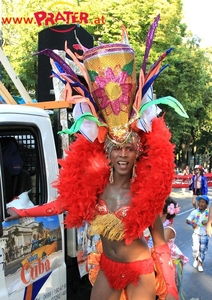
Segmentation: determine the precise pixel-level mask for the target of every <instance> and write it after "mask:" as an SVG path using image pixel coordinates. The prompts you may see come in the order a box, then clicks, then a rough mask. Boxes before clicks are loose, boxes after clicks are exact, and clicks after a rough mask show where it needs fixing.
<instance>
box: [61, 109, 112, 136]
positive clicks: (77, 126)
mask: <svg viewBox="0 0 212 300" xmlns="http://www.w3.org/2000/svg"><path fill="white" fill-rule="evenodd" d="M84 120H89V121H92V122H95V123H96V124H97V125H98V126H107V124H105V123H101V122H100V121H99V120H98V119H97V118H96V117H94V116H93V115H92V113H90V112H87V113H84V114H82V115H81V116H80V117H79V118H78V119H77V120H76V121H75V122H74V124H73V125H72V126H71V128H69V129H65V130H62V131H58V133H59V134H63V133H67V134H70V135H72V134H74V133H75V132H78V131H79V130H80V127H81V125H82V122H83V121H84Z"/></svg>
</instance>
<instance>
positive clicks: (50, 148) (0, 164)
mask: <svg viewBox="0 0 212 300" xmlns="http://www.w3.org/2000/svg"><path fill="white" fill-rule="evenodd" d="M15 109H16V111H17V110H19V108H18V107H16V108H15ZM15 109H14V110H15ZM30 109H32V108H30ZM21 110H22V111H24V110H25V108H23V107H22V108H20V111H19V112H17V113H16V114H14V113H13V114H12V117H11V114H8V115H7V116H4V117H5V120H4V121H3V122H2V118H0V121H1V126H0V153H1V160H0V172H1V174H0V175H1V180H0V202H1V203H0V206H1V208H2V209H1V228H0V229H1V230H0V232H1V236H0V282H1V283H0V284H1V289H0V299H10V300H22V299H23V300H34V299H36V300H41V299H42V300H43V299H52V300H56V299H63V300H65V299H66V265H65V258H64V233H63V232H64V230H63V225H62V222H63V216H62V215H61V216H54V217H41V218H40V217H36V218H21V219H19V220H12V221H10V222H4V221H3V220H4V218H5V216H6V207H8V206H15V207H17V208H27V207H30V206H33V205H40V204H43V203H46V202H49V201H51V200H54V199H55V197H56V190H55V189H53V188H52V186H51V184H52V182H53V181H54V180H55V179H56V177H57V173H58V166H57V158H56V151H55V147H54V140H53V135H52V129H51V122H50V120H49V118H48V115H47V114H46V113H44V112H42V113H41V110H39V111H40V112H39V113H38V116H35V113H34V111H33V113H32V115H29V116H27V114H26V111H25V113H23V114H22V115H21ZM26 110H29V108H28V109H26ZM32 110H33V109H32ZM36 111H37V110H36ZM19 113H20V115H19ZM39 114H41V116H39Z"/></svg>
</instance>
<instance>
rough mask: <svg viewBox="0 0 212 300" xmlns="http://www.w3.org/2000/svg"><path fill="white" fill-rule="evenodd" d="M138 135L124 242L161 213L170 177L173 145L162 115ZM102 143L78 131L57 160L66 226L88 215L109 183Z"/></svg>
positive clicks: (106, 161) (76, 222)
mask: <svg viewBox="0 0 212 300" xmlns="http://www.w3.org/2000/svg"><path fill="white" fill-rule="evenodd" d="M140 135H141V145H142V149H143V154H142V156H141V157H140V160H139V161H138V162H137V165H136V166H137V167H136V174H137V177H136V178H135V181H134V182H133V183H132V184H131V192H132V199H131V208H130V210H129V211H128V213H127V216H126V217H125V218H124V220H123V222H124V225H125V239H126V243H127V244H129V243H130V242H131V241H132V240H134V239H136V238H138V237H140V236H142V234H143V230H144V229H145V228H147V227H149V226H150V225H151V224H153V222H154V220H155V218H156V216H157V215H158V214H160V213H161V211H162V209H163V205H164V201H165V199H166V198H167V197H168V196H169V194H170V193H171V188H172V181H173V178H174V162H173V161H174V154H173V152H174V146H173V145H172V144H171V143H170V138H171V134H170V132H169V130H168V128H167V127H166V125H165V123H164V120H163V118H156V119H154V120H153V124H152V132H150V133H144V132H141V134H140ZM103 146H104V145H103V144H100V143H99V142H98V140H96V141H95V142H94V143H91V142H89V141H88V140H86V139H85V137H84V136H82V135H80V134H79V135H77V140H76V141H75V142H73V143H72V144H71V145H70V149H69V150H67V151H66V154H67V156H66V158H65V159H62V160H60V161H59V163H60V165H61V170H60V175H59V178H58V181H57V182H56V183H55V187H57V188H58V193H59V196H58V201H60V204H61V207H62V208H63V209H64V210H65V211H68V214H67V216H66V219H65V224H66V226H67V227H69V228H70V227H74V226H78V227H79V226H81V225H82V223H83V221H86V222H89V221H91V220H92V219H93V211H94V207H95V204H96V201H97V198H98V195H99V194H101V193H102V192H103V189H104V187H105V186H106V184H107V183H108V179H109V167H108V163H109V161H108V160H107V158H106V156H105V153H104V151H103Z"/></svg>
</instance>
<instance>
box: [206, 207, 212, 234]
mask: <svg viewBox="0 0 212 300" xmlns="http://www.w3.org/2000/svg"><path fill="white" fill-rule="evenodd" d="M211 226H212V205H211V206H210V209H209V215H208V223H207V228H206V231H207V235H208V236H211V234H212V227H211Z"/></svg>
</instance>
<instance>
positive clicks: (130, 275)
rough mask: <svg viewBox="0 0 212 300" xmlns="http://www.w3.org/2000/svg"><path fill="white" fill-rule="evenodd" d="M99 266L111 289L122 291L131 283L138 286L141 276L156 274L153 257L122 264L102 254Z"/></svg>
mask: <svg viewBox="0 0 212 300" xmlns="http://www.w3.org/2000/svg"><path fill="white" fill-rule="evenodd" d="M99 265H100V269H101V270H102V271H103V272H104V274H105V276H106V277H107V280H108V282H109V284H110V287H111V288H113V289H115V290H121V289H123V288H125V287H126V286H127V285H128V284H129V283H131V282H132V283H133V284H134V285H137V283H138V280H139V276H140V275H144V274H150V273H152V272H154V264H153V259H152V257H150V258H148V259H144V260H137V261H133V262H125V263H122V262H116V261H113V260H111V259H109V258H108V257H107V256H105V254H104V253H102V254H101V258H100V263H99Z"/></svg>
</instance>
